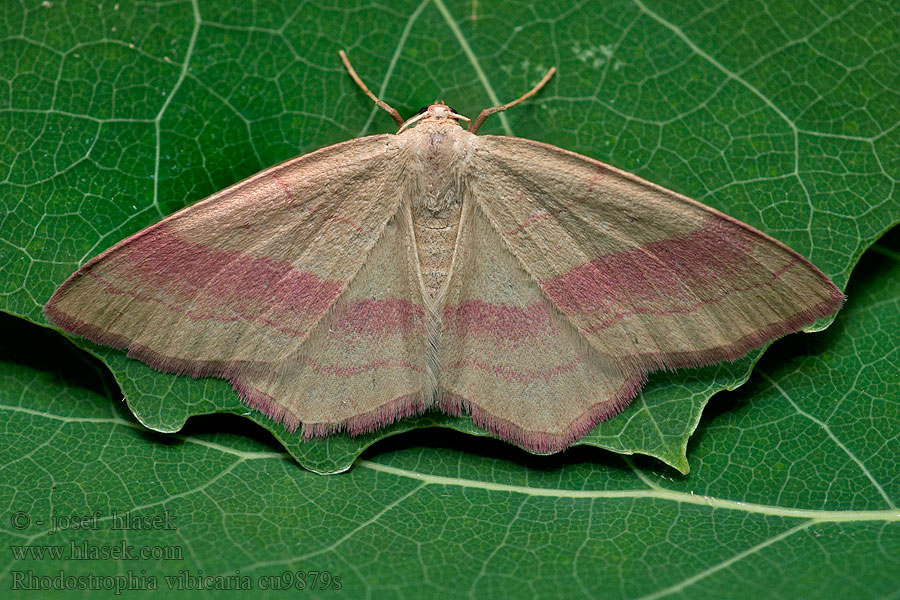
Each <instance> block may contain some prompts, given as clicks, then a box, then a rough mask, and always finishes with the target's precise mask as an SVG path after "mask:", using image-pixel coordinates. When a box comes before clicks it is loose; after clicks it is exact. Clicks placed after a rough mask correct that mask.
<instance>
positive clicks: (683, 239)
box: [473, 136, 843, 372]
mask: <svg viewBox="0 0 900 600" xmlns="http://www.w3.org/2000/svg"><path fill="white" fill-rule="evenodd" d="M479 139H480V141H481V146H480V147H481V150H482V152H481V153H480V155H479V161H478V165H477V169H476V170H477V173H478V175H477V177H476V179H475V181H474V189H473V192H474V193H473V195H474V197H475V198H477V199H478V200H479V204H480V206H481V208H482V209H483V210H484V212H485V214H486V216H487V218H488V220H489V221H490V223H491V225H492V227H493V229H494V232H495V233H496V234H497V235H499V236H500V237H501V238H502V239H503V242H504V245H505V246H506V247H507V248H509V249H510V250H511V251H512V253H513V254H514V255H515V256H516V257H517V259H518V261H519V263H520V264H521V265H522V266H523V268H525V270H527V271H528V273H529V274H530V275H531V277H532V280H533V281H534V282H535V283H537V284H538V285H539V286H540V288H541V290H542V291H543V293H544V295H545V296H546V297H547V298H548V299H549V300H550V301H551V302H552V303H553V305H554V306H555V307H556V308H557V309H559V310H560V311H561V312H562V313H563V314H565V315H566V318H567V319H568V321H569V322H570V323H572V325H574V326H575V327H576V328H577V329H578V331H579V332H580V333H581V335H582V336H583V338H584V340H585V341H586V342H587V343H589V344H590V345H591V346H592V347H593V348H595V349H596V350H597V351H598V352H600V353H602V354H604V355H605V356H607V357H609V359H610V360H612V361H614V362H615V363H616V364H619V365H621V368H622V370H624V371H626V372H631V371H634V370H636V369H637V370H641V371H648V370H653V369H657V368H662V367H668V368H672V367H683V366H696V365H703V364H709V363H711V362H715V361H719V360H723V359H729V360H731V359H735V358H737V357H739V356H741V355H743V354H745V353H746V352H747V351H749V350H750V349H752V348H755V347H757V346H760V345H762V344H765V343H766V342H768V341H771V340H772V339H775V338H777V337H779V336H782V335H784V334H786V333H789V332H791V331H795V330H797V329H800V328H801V327H803V326H805V325H808V324H810V323H812V322H813V321H815V320H816V319H819V318H821V317H824V316H827V315H830V314H832V313H833V312H834V311H836V310H837V309H838V308H839V307H840V306H841V303H842V302H843V294H842V293H841V291H840V290H838V289H837V287H835V285H834V284H833V283H831V281H829V280H828V278H827V277H825V276H824V275H823V274H822V273H821V272H820V271H819V270H818V269H816V268H815V267H814V266H813V265H812V264H810V263H809V261H807V260H806V259H805V258H803V257H802V256H800V255H799V254H797V253H796V252H794V251H793V250H791V249H790V248H788V247H787V246H785V245H784V244H782V243H780V242H778V241H776V240H774V239H772V238H771V237H769V236H767V235H765V234H763V233H761V232H759V231H757V230H756V229H754V228H752V227H750V226H749V225H746V224H744V223H741V222H739V221H737V220H735V219H733V218H731V217H728V216H726V215H724V214H722V213H720V212H719V211H716V210H714V209H712V208H710V207H708V206H705V205H703V204H700V203H698V202H696V201H694V200H691V199H689V198H687V197H685V196H682V195H680V194H677V193H675V192H672V191H670V190H667V189H665V188H662V187H660V186H658V185H654V184H652V183H649V182H647V181H645V180H643V179H641V178H639V177H636V176H635V175H631V174H629V173H626V172H624V171H621V170H619V169H616V168H614V167H611V166H609V165H605V164H603V163H601V162H598V161H595V160H592V159H589V158H587V157H584V156H581V155H578V154H575V153H573V152H568V151H565V150H561V149H559V148H555V147H553V146H549V145H546V144H541V143H538V142H533V141H529V140H523V139H519V138H509V137H500V136H483V137H481V138H479Z"/></svg>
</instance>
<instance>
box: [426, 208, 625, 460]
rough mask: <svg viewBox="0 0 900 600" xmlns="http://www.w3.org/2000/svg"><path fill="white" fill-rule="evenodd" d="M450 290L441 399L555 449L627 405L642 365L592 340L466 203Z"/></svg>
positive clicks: (506, 433) (535, 447)
mask: <svg viewBox="0 0 900 600" xmlns="http://www.w3.org/2000/svg"><path fill="white" fill-rule="evenodd" d="M460 231H461V234H460V239H459V243H458V245H457V255H456V258H455V260H454V263H453V274H452V276H451V280H450V282H449V284H448V287H447V291H446V293H445V295H444V307H443V311H442V315H441V317H442V319H441V321H442V331H441V346H440V371H439V374H440V375H439V382H438V383H439V387H440V390H441V395H440V398H439V402H440V406H441V407H442V408H443V409H444V410H446V411H448V412H450V413H452V414H459V413H460V412H470V413H471V414H472V417H473V420H474V421H475V423H476V424H477V425H478V426H480V427H483V428H485V429H487V430H488V431H491V432H493V433H496V434H498V435H499V436H500V437H502V438H504V439H506V440H509V441H511V442H513V443H516V444H518V445H520V446H523V447H525V448H527V449H529V450H531V451H533V452H555V451H558V450H562V449H563V448H565V447H566V446H568V445H569V444H570V443H572V442H573V441H575V440H576V439H578V438H579V437H581V436H583V435H584V434H586V433H587V432H588V431H590V430H591V429H592V428H593V427H594V425H595V424H596V423H597V422H598V421H601V420H604V419H606V418H609V417H611V416H612V415H614V414H616V413H617V412H618V411H620V410H621V409H622V408H623V407H624V406H625V405H626V404H627V403H628V402H629V401H630V400H631V399H632V398H633V397H634V395H635V394H636V393H637V390H638V389H639V388H640V385H641V383H642V377H643V375H642V373H640V372H625V371H623V370H622V369H620V368H619V367H618V365H617V364H615V363H611V362H610V361H609V360H608V359H606V358H604V357H603V356H602V355H601V354H600V353H598V352H597V351H596V350H594V349H593V348H592V347H591V346H590V345H589V344H587V343H585V341H584V339H583V337H582V335H581V334H580V333H579V332H578V330H577V329H576V328H575V327H573V326H572V324H571V323H569V321H568V320H567V319H566V317H565V315H564V314H562V313H561V312H560V311H559V310H557V309H556V307H554V306H553V304H552V303H551V302H550V301H549V300H548V299H547V298H546V296H545V295H544V294H543V293H542V292H541V289H540V288H539V287H538V286H537V285H536V284H535V282H534V280H533V279H531V277H530V275H529V274H528V273H527V272H526V271H525V269H524V268H523V267H522V265H521V264H520V263H519V261H518V260H516V258H515V256H514V255H513V254H512V253H511V252H510V251H509V249H508V248H506V247H505V245H504V244H503V242H502V240H501V239H500V237H499V236H498V235H497V234H496V232H495V231H494V230H493V228H492V227H491V225H490V223H489V222H488V220H487V218H486V217H485V215H484V213H483V212H482V211H481V210H480V209H479V208H478V207H477V206H475V205H474V203H472V202H468V203H467V204H465V205H464V208H463V216H462V223H461V228H460Z"/></svg>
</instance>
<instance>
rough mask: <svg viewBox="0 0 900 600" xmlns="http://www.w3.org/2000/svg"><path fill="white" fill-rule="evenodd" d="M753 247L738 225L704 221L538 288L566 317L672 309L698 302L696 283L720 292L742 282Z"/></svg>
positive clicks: (601, 259) (603, 258) (754, 262)
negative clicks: (639, 306) (682, 233)
mask: <svg viewBox="0 0 900 600" xmlns="http://www.w3.org/2000/svg"><path fill="white" fill-rule="evenodd" d="M752 246H753V245H752V239H751V238H750V237H749V236H748V235H747V233H746V232H745V231H744V230H742V229H741V228H740V227H739V226H737V225H734V224H732V223H729V222H728V221H726V220H724V219H716V220H709V221H706V222H705V224H704V226H703V227H701V228H699V229H697V230H695V231H693V232H692V233H690V234H688V235H685V236H684V237H680V238H671V239H666V240H660V241H657V242H653V243H650V244H647V245H645V246H640V247H636V248H629V249H628V250H622V251H620V252H615V253H612V254H607V255H605V256H601V257H599V258H596V259H594V260H592V261H590V262H588V263H586V264H583V265H580V266H578V267H575V268H573V269H570V270H569V271H567V272H565V273H563V274H561V275H557V276H556V277H553V278H551V279H547V280H545V281H543V282H541V287H542V288H543V290H544V292H546V294H547V295H548V296H549V297H550V298H551V299H552V300H553V302H554V303H555V304H556V306H558V307H559V308H560V310H562V311H564V312H566V313H579V312H580V313H591V312H595V311H597V310H602V311H610V310H614V309H615V308H616V307H621V306H625V307H634V306H635V305H637V304H638V303H640V304H644V305H647V306H652V307H654V308H659V307H667V309H669V308H671V309H677V308H679V307H684V306H687V305H690V304H692V303H694V302H696V298H697V297H698V296H701V297H702V293H700V294H698V284H699V285H700V286H701V287H707V286H708V287H709V289H712V290H721V289H722V288H723V285H726V284H727V283H728V281H734V282H740V281H742V277H741V272H742V271H746V270H747V269H749V268H752V267H753V266H755V265H759V262H758V261H757V260H756V259H754V258H753V257H752V256H751V251H752ZM723 279H725V281H723ZM686 281H690V282H691V287H687V284H686V283H685V282H686Z"/></svg>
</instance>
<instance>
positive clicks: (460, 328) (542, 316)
mask: <svg viewBox="0 0 900 600" xmlns="http://www.w3.org/2000/svg"><path fill="white" fill-rule="evenodd" d="M444 326H445V327H450V328H452V329H453V330H454V331H455V333H456V335H457V336H459V337H460V338H467V337H470V336H475V337H484V338H489V339H492V340H494V341H499V342H506V341H519V340H523V339H527V338H531V337H537V336H540V335H542V334H543V335H546V334H548V333H550V332H552V331H553V323H552V322H551V320H550V313H549V311H548V309H547V307H545V306H544V305H543V304H541V303H539V302H535V303H533V304H530V305H528V306H524V307H523V306H515V305H511V304H494V303H491V302H485V301H483V300H466V301H465V302H461V303H459V304H450V305H447V306H446V307H445V308H444Z"/></svg>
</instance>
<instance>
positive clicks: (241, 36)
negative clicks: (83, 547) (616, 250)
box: [0, 0, 900, 472]
mask: <svg viewBox="0 0 900 600" xmlns="http://www.w3.org/2000/svg"><path fill="white" fill-rule="evenodd" d="M0 11H2V12H0V28H2V33H0V78H2V79H3V82H4V85H2V86H0V131H4V132H5V134H4V136H3V137H2V142H0V202H2V203H3V206H4V207H5V208H6V213H5V215H4V216H3V217H2V221H0V223H2V227H0V259H2V264H4V265H5V266H4V268H3V271H2V275H0V290H2V291H0V310H4V311H6V312H9V313H11V314H14V315H18V316H21V317H24V318H25V319H28V320H30V321H32V322H34V323H46V321H44V319H43V317H42V315H41V312H40V310H41V306H42V305H43V304H44V302H45V301H46V300H47V299H48V298H49V297H50V294H51V293H52V292H53V290H54V289H55V288H56V287H57V286H58V285H59V284H60V283H61V282H62V281H63V280H64V279H65V278H66V277H67V276H68V275H69V274H71V273H72V272H73V271H74V270H75V269H76V268H77V267H78V266H79V265H80V264H82V263H84V262H85V261H86V260H87V259H89V258H90V257H91V256H93V255H95V254H97V253H99V252H100V251H102V250H103V249H105V248H107V247H109V246H111V245H112V244H114V243H115V242H117V241H119V240H120V239H122V238H124V237H126V236H127V235H129V234H131V233H134V232H136V231H138V230H140V229H141V228H143V227H146V226H148V225H150V224H152V223H154V222H155V221H157V220H158V219H160V218H161V217H163V216H164V215H166V214H169V213H171V212H173V211H174V210H176V209H178V208H181V207H182V206H185V205H186V204H189V203H191V202H194V201H196V200H198V199H200V198H203V197H204V196H206V195H208V194H210V193H212V192H214V191H216V190H218V189H220V188H222V187H225V186H226V185H228V184H230V183H233V182H235V181H237V180H240V179H241V178H243V177H246V176H248V175H250V174H252V173H254V172H256V171H258V170H260V169H262V168H265V167H267V166H270V165H272V164H275V163H277V162H279V161H281V160H283V159H286V158H288V157H290V156H293V155H297V154H301V153H304V152H308V151H310V150H314V149H316V148H320V147H323V146H326V145H329V144H332V143H335V142H338V141H342V140H345V139H348V138H351V137H355V136H359V135H366V134H370V133H375V132H390V131H394V130H395V126H394V124H393V123H392V122H391V121H390V119H389V118H388V117H387V115H385V114H384V113H383V112H381V111H379V110H378V109H376V108H375V107H373V106H372V105H371V103H370V102H369V101H368V100H367V99H366V98H365V97H364V96H363V95H362V94H361V93H360V91H359V90H358V89H357V88H356V87H355V86H354V84H353V82H352V81H351V80H350V78H349V77H348V76H347V74H346V73H345V71H344V70H343V67H342V66H341V64H340V62H339V60H338V58H337V50H338V49H340V48H345V49H347V51H348V53H349V55H350V57H351V59H352V60H353V61H354V64H355V66H356V69H357V70H358V71H359V72H360V74H361V75H362V77H363V78H364V79H365V80H366V81H368V82H369V85H370V87H371V88H373V89H374V90H375V91H376V93H378V94H379V95H381V96H383V97H384V98H385V99H386V100H387V101H388V102H389V103H391V104H392V105H394V106H395V107H396V108H397V109H398V110H399V111H400V112H401V114H404V115H410V114H413V113H414V112H415V111H416V110H417V109H418V108H419V107H420V106H422V105H424V104H426V103H428V102H431V101H433V100H434V99H435V98H441V99H445V100H447V101H448V102H450V104H451V105H452V106H454V107H455V108H456V109H457V110H459V111H461V112H462V113H463V114H469V115H475V114H477V112H478V110H480V109H481V108H483V107H485V106H488V105H492V104H496V103H498V102H500V101H506V100H507V99H511V98H514V97H516V96H518V95H519V94H521V93H522V92H523V91H524V90H526V89H528V87H529V86H530V85H532V84H533V83H535V82H536V81H537V79H538V78H539V77H540V76H541V75H542V74H543V73H544V72H545V71H546V69H547V68H548V67H550V66H551V65H555V66H556V67H558V69H559V74H558V75H557V76H556V77H555V78H554V79H553V80H552V81H551V84H550V85H549V86H548V88H546V89H545V90H544V91H543V92H541V94H540V95H539V96H537V97H536V98H534V99H533V100H531V101H529V102H527V103H525V104H523V105H522V106H520V107H516V108H515V109H514V110H511V111H509V112H508V113H501V114H500V115H498V116H496V117H492V118H491V119H490V120H488V122H487V123H486V125H485V127H484V128H483V129H482V131H483V132H484V133H506V134H514V135H517V136H521V137H527V138H532V139H536V140H539V141H542V142H547V143H551V144H555V145H558V146H560V147H563V148H567V149H570V150H574V151H577V152H581V153H583V154H586V155H588V156H591V157H594V158H597V159H600V160H604V161H606V162H609V163H611V164H613V165H616V166H618V167H622V168H625V169H629V170H632V171H634V172H636V173H638V174H640V175H642V176H644V177H646V178H648V179H650V180H651V181H655V182H657V183H660V184H663V185H666V186H667V187H670V188H672V189H674V190H677V191H679V192H683V193H685V194H687V195H689V196H692V197H694V198H696V199H698V200H701V201H703V202H706V203H708V204H710V205H712V206H715V207H716V208H719V209H721V210H723V211H725V212H727V213H728V214H731V215H733V216H735V217H737V218H739V219H741V220H743V221H746V222H748V223H750V224H751V225H754V226H755V227H757V228H759V229H762V230H763V231H765V232H767V233H769V234H771V235H773V236H775V237H777V238H778V239H780V240H782V241H784V242H786V243H787V244H789V245H791V246H792V247H793V248H795V249H796V250H798V251H799V252H801V253H803V254H804V255H806V256H808V257H809V258H810V259H811V260H812V261H813V262H814V263H815V264H816V265H817V266H818V267H819V268H821V269H822V270H823V271H824V272H825V273H826V274H827V275H829V276H830V277H831V278H832V279H833V280H834V281H835V282H836V283H837V284H838V285H839V286H841V287H843V286H844V285H845V284H846V282H847V279H848V277H849V274H850V272H851V270H852V268H853V266H854V265H855V264H856V262H857V260H858V259H859V256H860V255H861V253H862V252H863V251H864V250H865V249H866V248H867V247H868V246H869V245H870V244H871V243H872V242H873V240H875V239H876V238H877V237H878V236H879V235H880V234H881V233H882V232H883V231H885V230H886V229H887V228H888V227H889V226H890V225H891V224H893V223H896V222H897V221H898V219H900V205H898V203H897V202H896V200H894V199H893V194H894V182H895V181H897V179H898V177H900V160H898V159H897V153H896V147H897V138H898V133H897V130H896V123H897V121H898V118H900V109H898V106H900V98H898V91H897V89H896V86H892V82H895V81H896V77H895V70H896V64H898V62H900V52H898V45H897V39H898V36H897V33H898V31H900V26H898V25H900V23H898V20H900V17H898V14H897V12H896V9H895V7H893V5H892V4H891V3H887V2H885V3H881V4H879V3H876V2H867V3H858V4H854V5H849V6H844V5H843V4H840V3H839V4H838V5H836V6H823V7H820V6H817V5H815V4H805V5H795V4H791V5H789V6H788V5H779V6H771V7H766V6H763V5H760V4H750V3H731V4H727V3H726V4H718V5H716V6H714V7H711V8H702V6H701V5H693V4H690V3H688V4H685V5H684V6H681V5H677V4H675V3H657V2H643V1H637V2H629V3H615V2H613V3H602V5H598V4H596V3H588V4H583V3H581V4H579V3H575V2H565V1H564V2H554V3H542V2H534V3H532V4H522V3H513V2H491V3H487V2H484V3H476V2H471V3H445V2H442V1H439V0H438V1H434V2H428V1H423V2H421V3H415V2H413V3H403V2H400V3H397V2H395V3H392V4H391V8H390V9H388V8H385V6H384V5H382V4H359V5H358V6H355V7H353V8H352V9H348V8H333V7H325V6H319V5H317V4H299V5H297V6H289V5H288V3H282V2H273V3H253V4H249V3H241V2H225V1H222V2H203V3H200V2H192V3H188V2H184V3H177V2H176V3H169V2H165V3H159V4H154V3H146V2H142V3H132V2H120V3H114V2H107V3H99V4H98V3H70V4H66V3H63V2H58V1H54V2H45V3H38V2H30V3H24V2H20V3H11V2H6V3H2V7H0ZM81 345H82V347H85V348H87V349H88V350H89V351H90V352H91V353H93V354H95V355H96V356H99V357H101V358H102V359H103V360H104V362H106V364H107V365H108V366H109V367H110V369H111V370H112V371H113V373H114V374H115V376H116V380H117V381H118V383H119V384H120V385H121V387H122V389H123V391H124V393H125V396H126V399H127V401H128V405H129V407H130V408H131V409H132V410H133V411H134V413H135V414H136V415H137V416H138V418H139V419H140V420H141V422H142V423H144V424H145V425H146V426H147V427H149V428H152V429H156V430H159V431H175V430H179V429H180V428H181V427H182V426H183V424H184V423H185V421H186V419H187V418H188V417H189V416H191V415H197V414H204V413H210V412H231V413H237V414H247V416H248V417H249V418H251V419H253V420H254V421H256V422H257V423H260V424H262V425H263V426H265V427H266V428H268V429H270V430H271V431H272V432H273V433H274V434H275V436H276V437H277V438H278V439H279V440H280V441H281V442H282V443H283V444H284V445H285V447H286V448H287V449H288V450H289V452H290V453H291V454H292V455H293V456H294V457H296V458H297V459H298V461H300V463H301V464H303V465H304V466H306V467H307V468H310V469H314V470H317V471H320V472H335V471H340V470H343V469H346V468H347V467H349V465H350V464H351V463H352V461H353V459H354V458H355V457H356V456H358V454H359V453H360V452H362V451H363V450H364V449H365V448H366V447H368V446H369V445H370V444H372V443H373V442H375V441H376V440H378V439H381V438H383V437H387V436H391V435H394V434H396V433H398V432H401V431H407V430H410V429H416V428H420V427H424V426H431V425H441V426H444V427H449V428H453V429H457V430H459V431H464V432H469V433H473V434H478V435H484V433H483V432H482V431H480V430H479V429H478V428H476V427H474V426H473V425H472V423H471V422H470V421H469V420H467V419H451V418H448V417H444V416H441V415H426V416H425V417H422V418H420V419H408V420H404V421H403V422H401V423H398V424H396V425H395V426H393V427H391V428H387V429H384V430H382V431H379V432H377V433H375V434H373V435H369V436H363V437H360V438H353V439H351V438H347V437H343V436H336V437H333V438H329V439H327V440H325V441H317V442H310V443H303V442H301V441H299V439H298V437H297V436H295V435H291V434H290V433H288V432H287V431H285V430H284V429H282V428H281V427H278V426H274V425H273V424H272V423H271V422H270V421H269V420H268V419H267V418H265V417H263V416H260V415H259V414H257V413H255V412H254V413H252V414H250V411H248V409H246V408H245V407H244V406H243V405H242V404H241V402H240V401H239V400H238V398H237V396H236V395H235V394H234V392H232V391H231V389H230V387H229V386H228V384H226V383H224V382H222V381H194V380H189V379H186V378H179V377H173V376H168V375H162V374H159V373H156V372H154V371H152V370H151V369H149V368H148V367H146V366H144V365H143V364H141V363H137V362H134V361H130V360H127V359H125V358H124V357H123V355H122V354H121V353H117V352H112V351H109V350H105V349H101V348H98V347H96V346H93V345H88V344H86V343H84V342H81ZM759 355H760V353H759V352H756V353H753V354H752V355H751V356H749V357H747V358H745V359H743V360H741V361H738V362H736V363H726V364H721V365H716V366H713V367H708V368H705V369H699V370H685V371H679V372H677V373H674V374H673V373H659V374H656V375H654V376H652V377H651V380H650V382H649V384H648V385H647V387H646V388H645V389H644V391H643V392H642V394H641V395H640V396H639V397H638V398H637V399H636V400H635V402H633V403H632V405H631V406H630V407H629V408H628V409H627V410H626V411H625V413H624V414H622V415H621V416H619V417H617V418H615V419H613V420H610V421H608V422H606V423H603V424H601V425H600V426H598V427H597V428H596V429H595V430H594V431H593V432H592V433H591V434H590V435H589V436H587V437H586V438H584V440H582V443H583V444H585V445H592V446H599V447H604V448H609V449H611V450H614V451H617V452H621V453H625V454H630V453H642V454H646V455H649V456H654V457H657V458H659V459H661V460H663V461H664V462H666V463H668V464H669V465H672V466H674V467H675V468H677V469H678V470H680V471H681V472H687V471H688V462H687V457H686V454H685V451H686V448H687V443H688V438H689V436H690V435H691V433H692V432H693V431H694V429H695V428H696V426H697V423H698V422H699V418H700V414H701V412H702V410H703V407H704V406H705V404H706V402H707V401H708V399H709V398H710V396H711V395H712V394H714V393H715V392H716V391H719V390H722V389H725V388H734V387H737V386H739V385H741V384H742V383H743V382H744V381H745V380H746V378H747V376H748V375H749V373H750V371H751V369H752V367H753V365H754V363H755V361H756V360H757V358H758V357H759ZM840 393H842V392H840Z"/></svg>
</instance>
